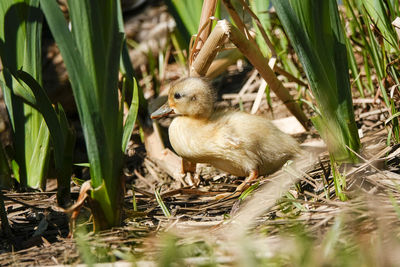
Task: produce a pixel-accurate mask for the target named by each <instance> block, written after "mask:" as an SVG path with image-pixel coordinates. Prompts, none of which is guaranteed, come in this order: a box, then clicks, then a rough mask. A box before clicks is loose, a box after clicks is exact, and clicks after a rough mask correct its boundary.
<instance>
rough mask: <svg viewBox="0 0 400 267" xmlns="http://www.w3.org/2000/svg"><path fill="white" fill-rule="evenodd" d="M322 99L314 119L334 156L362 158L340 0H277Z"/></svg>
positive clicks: (316, 94)
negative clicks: (341, 20)
mask: <svg viewBox="0 0 400 267" xmlns="http://www.w3.org/2000/svg"><path fill="white" fill-rule="evenodd" d="M272 3H273V5H274V7H275V10H276V12H277V14H278V17H279V19H280V21H281V23H282V25H283V28H284V29H285V31H286V33H287V35H288V37H289V39H290V41H291V44H292V46H293V47H294V49H295V51H296V53H297V55H298V57H299V60H300V62H301V63H302V65H303V68H304V71H305V73H306V75H307V78H308V80H309V83H310V87H311V90H312V92H313V95H314V97H315V100H316V102H317V108H318V113H317V115H316V116H315V117H314V118H313V119H312V121H313V123H314V125H315V127H316V128H317V130H318V131H319V133H320V134H321V136H322V138H323V139H324V140H325V141H326V143H327V145H328V149H329V152H330V155H331V157H332V158H333V159H334V160H335V161H350V162H354V161H357V158H356V156H355V155H354V154H353V153H352V152H351V151H349V150H348V149H347V148H346V145H348V146H349V147H350V148H351V149H353V150H354V151H356V152H357V151H358V150H359V148H360V140H359V136H358V131H357V126H356V123H355V119H354V112H353V105H352V98H351V91H350V81H349V74H348V63H347V55H346V42H345V36H344V34H343V29H342V25H341V22H340V18H339V13H338V8H337V3H336V1H335V0H326V1H317V0H272Z"/></svg>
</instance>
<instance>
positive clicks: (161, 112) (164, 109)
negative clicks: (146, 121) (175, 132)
mask: <svg viewBox="0 0 400 267" xmlns="http://www.w3.org/2000/svg"><path fill="white" fill-rule="evenodd" d="M173 112H174V110H173V109H172V108H170V107H169V105H168V102H167V103H165V104H164V105H162V106H161V107H160V108H159V109H157V110H156V111H154V112H153V113H151V118H152V119H153V120H155V119H159V118H161V117H165V116H167V115H168V114H171V113H173Z"/></svg>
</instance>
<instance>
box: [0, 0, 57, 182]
mask: <svg viewBox="0 0 400 267" xmlns="http://www.w3.org/2000/svg"><path fill="white" fill-rule="evenodd" d="M38 5H39V1H38V0H25V1H12V0H5V1H1V3H0V25H2V27H0V57H1V60H2V63H3V66H4V70H3V72H2V73H1V74H0V85H1V87H2V90H3V93H4V100H5V103H6V106H7V110H8V114H9V118H10V123H11V130H12V137H13V148H14V155H13V156H12V161H13V162H12V169H13V172H14V177H15V178H16V179H17V180H18V182H20V184H21V185H22V187H30V188H34V189H43V188H44V186H45V178H46V175H47V169H48V162H49V155H50V153H49V141H50V134H49V130H48V128H47V126H46V123H45V121H44V119H43V116H42V115H41V114H40V112H39V111H37V110H36V109H35V108H34V107H32V106H31V105H29V104H27V103H25V102H24V100H23V99H21V98H20V97H17V96H16V92H17V91H20V92H21V91H24V89H23V88H21V85H20V84H19V83H18V82H17V81H16V80H15V77H14V76H15V75H16V73H17V71H18V70H21V69H22V70H24V71H25V72H28V73H29V74H30V75H32V76H33V77H34V79H35V80H37V81H38V83H39V84H40V83H41V80H42V75H41V67H42V64H41V32H42V14H41V13H40V10H39V9H38V8H37V7H38Z"/></svg>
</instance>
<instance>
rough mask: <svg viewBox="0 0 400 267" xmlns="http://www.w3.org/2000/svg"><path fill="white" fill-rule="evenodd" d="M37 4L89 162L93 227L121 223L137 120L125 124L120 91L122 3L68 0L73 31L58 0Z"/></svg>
mask: <svg viewBox="0 0 400 267" xmlns="http://www.w3.org/2000/svg"><path fill="white" fill-rule="evenodd" d="M40 4H41V8H42V10H43V13H44V15H45V17H46V19H47V21H48V23H49V27H50V30H51V32H52V33H53V36H54V38H55V40H56V42H57V44H58V46H59V48H60V51H61V55H62V57H63V59H64V63H65V65H66V67H67V71H68V74H69V77H70V81H71V86H72V91H73V93H74V98H75V102H76V104H77V108H78V113H79V117H80V120H81V123H82V128H83V134H84V138H85V141H86V148H87V151H88V158H89V162H90V176H91V186H92V190H91V192H90V198H89V200H90V201H89V203H90V205H91V209H92V213H93V219H94V230H95V231H98V230H102V229H106V228H109V227H112V226H116V225H119V224H120V221H121V202H122V199H123V192H124V182H123V179H122V175H121V168H122V163H123V153H124V152H125V149H126V145H127V139H129V137H130V132H129V129H132V123H134V121H135V120H134V119H129V121H130V124H129V125H128V124H125V127H124V124H123V102H120V101H119V97H118V69H119V65H120V58H121V48H122V45H123V36H124V35H123V31H122V25H121V23H120V18H121V16H122V14H121V8H120V6H119V4H120V3H119V1H117V0H113V1H105V0H103V1H99V2H96V3H94V2H92V1H89V0H85V1H81V0H70V1H68V8H69V12H70V19H71V27H72V30H71V31H70V30H69V28H68V25H67V22H66V21H65V19H64V17H63V15H62V13H61V11H60V9H59V7H58V5H57V3H56V2H54V1H47V0H41V1H40ZM130 84H131V85H133V84H134V82H133V81H130ZM136 91H137V89H136ZM123 93H124V92H123ZM134 95H136V97H133V98H132V103H134V104H131V107H130V109H131V110H133V111H132V112H131V111H130V114H131V116H134V117H136V112H135V110H136V111H137V104H138V103H137V99H138V98H137V92H136V94H134ZM125 130H126V133H127V134H125V135H124V131H125Z"/></svg>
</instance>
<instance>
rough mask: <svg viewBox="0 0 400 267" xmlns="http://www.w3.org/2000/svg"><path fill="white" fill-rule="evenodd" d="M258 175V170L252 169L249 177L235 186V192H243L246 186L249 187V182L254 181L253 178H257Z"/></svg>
mask: <svg viewBox="0 0 400 267" xmlns="http://www.w3.org/2000/svg"><path fill="white" fill-rule="evenodd" d="M257 177H258V171H256V170H253V171H251V172H250V175H249V177H247V178H246V180H244V181H243V183H241V184H240V185H239V186H238V187H236V190H235V192H240V193H242V192H244V191H245V190H246V189H247V188H249V187H250V183H251V182H252V181H254V180H255V179H257Z"/></svg>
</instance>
